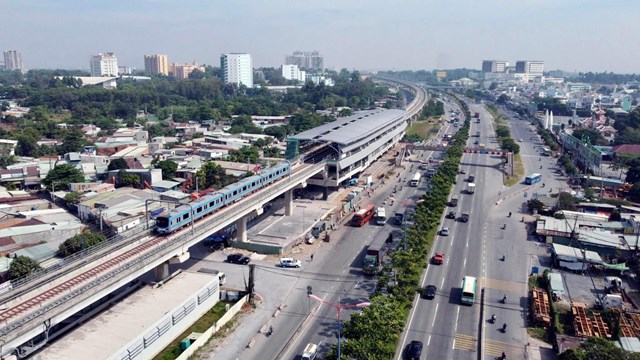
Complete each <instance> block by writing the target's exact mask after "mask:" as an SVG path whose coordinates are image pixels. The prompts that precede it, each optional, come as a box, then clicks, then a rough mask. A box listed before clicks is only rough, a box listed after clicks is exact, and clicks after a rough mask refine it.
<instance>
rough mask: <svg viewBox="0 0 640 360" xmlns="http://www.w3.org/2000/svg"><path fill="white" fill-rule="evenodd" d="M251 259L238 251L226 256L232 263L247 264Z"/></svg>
mask: <svg viewBox="0 0 640 360" xmlns="http://www.w3.org/2000/svg"><path fill="white" fill-rule="evenodd" d="M250 261H251V259H250V258H249V257H248V256H244V255H242V254H240V253H235V254H229V255H228V256H227V262H228V263H232V264H240V265H247V264H248V263H249V262H250Z"/></svg>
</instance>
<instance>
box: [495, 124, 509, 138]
mask: <svg viewBox="0 0 640 360" xmlns="http://www.w3.org/2000/svg"><path fill="white" fill-rule="evenodd" d="M496 136H497V137H499V138H508V137H509V136H511V132H510V131H509V128H508V127H506V126H504V125H499V126H498V127H497V128H496Z"/></svg>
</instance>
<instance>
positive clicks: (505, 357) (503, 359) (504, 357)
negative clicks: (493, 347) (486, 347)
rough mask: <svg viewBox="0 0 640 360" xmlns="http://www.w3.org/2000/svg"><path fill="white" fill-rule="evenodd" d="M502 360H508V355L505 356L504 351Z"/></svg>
mask: <svg viewBox="0 0 640 360" xmlns="http://www.w3.org/2000/svg"><path fill="white" fill-rule="evenodd" d="M502 360H507V354H505V353H504V351H503V352H502Z"/></svg>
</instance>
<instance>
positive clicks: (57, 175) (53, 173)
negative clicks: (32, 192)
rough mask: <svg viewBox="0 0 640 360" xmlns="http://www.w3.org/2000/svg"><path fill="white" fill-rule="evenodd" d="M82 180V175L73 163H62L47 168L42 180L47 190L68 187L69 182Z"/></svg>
mask: <svg viewBox="0 0 640 360" xmlns="http://www.w3.org/2000/svg"><path fill="white" fill-rule="evenodd" d="M81 182H84V175H82V172H80V170H78V169H77V168H76V167H75V166H74V165H71V164H62V165H58V166H56V167H54V168H53V169H51V170H49V173H48V174H47V177H45V178H44V180H42V184H44V185H45V186H46V187H47V189H49V190H56V189H57V190H63V189H68V188H69V184H70V183H81Z"/></svg>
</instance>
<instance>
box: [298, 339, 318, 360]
mask: <svg viewBox="0 0 640 360" xmlns="http://www.w3.org/2000/svg"><path fill="white" fill-rule="evenodd" d="M316 355H318V345H316V344H312V343H309V344H307V346H306V347H305V348H304V351H303V352H302V360H313V359H315V358H316Z"/></svg>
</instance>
